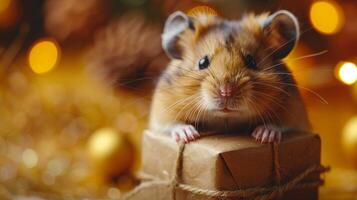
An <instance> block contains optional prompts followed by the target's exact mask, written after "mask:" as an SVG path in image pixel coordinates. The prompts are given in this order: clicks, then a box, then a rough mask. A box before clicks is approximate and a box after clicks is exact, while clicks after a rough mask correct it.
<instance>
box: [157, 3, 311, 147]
mask: <svg viewBox="0 0 357 200" xmlns="http://www.w3.org/2000/svg"><path fill="white" fill-rule="evenodd" d="M298 37H299V26H298V23H297V20H296V18H295V16H294V15H293V14H291V13H290V12H288V11H284V10H281V11H278V12H276V13H273V14H272V15H269V14H261V15H253V14H250V15H246V16H244V17H243V18H242V19H241V20H240V21H229V20H225V19H222V18H220V17H218V16H213V15H209V14H205V13H201V14H195V15H194V16H187V15H186V14H184V13H182V12H180V11H177V12H175V13H173V14H171V15H170V16H169V18H168V19H167V21H166V23H165V28H164V32H163V34H162V46H163V49H164V50H165V52H166V53H167V55H168V56H169V57H170V58H171V59H172V61H171V63H170V64H169V66H168V67H167V69H166V71H165V72H164V73H163V74H162V76H161V78H160V80H159V82H158V85H157V88H156V91H155V94H154V97H153V102H152V110H151V116H150V128H151V129H153V130H155V131H159V132H164V133H167V134H170V135H171V136H172V137H173V138H174V139H175V140H176V141H179V140H184V141H185V142H189V141H192V140H195V139H196V138H198V137H200V133H199V132H198V131H200V132H201V129H202V130H205V131H207V130H208V131H215V132H218V133H219V132H224V131H226V130H238V129H242V128H243V129H246V130H247V131H251V134H252V136H253V137H254V138H255V139H256V140H258V141H260V142H262V143H266V142H280V140H281V138H282V133H283V132H284V131H286V130H288V129H299V130H304V131H308V130H309V129H310V125H309V121H308V117H307V113H306V110H305V107H304V104H303V102H302V99H301V97H300V94H299V91H298V89H297V87H296V82H295V80H294V78H293V75H292V74H291V72H290V71H289V70H288V68H287V67H286V65H285V64H284V62H283V61H282V59H283V58H284V57H286V56H287V55H288V54H289V52H290V51H291V50H292V49H293V48H294V46H295V44H296V43H297V41H298Z"/></svg>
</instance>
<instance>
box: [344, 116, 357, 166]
mask: <svg viewBox="0 0 357 200" xmlns="http://www.w3.org/2000/svg"><path fill="white" fill-rule="evenodd" d="M342 145H343V148H344V150H345V152H346V153H347V155H348V156H349V158H351V159H352V160H353V162H354V163H355V165H356V166H357V116H354V117H352V118H351V119H350V120H348V121H347V123H346V125H345V127H344V129H343V132H342Z"/></svg>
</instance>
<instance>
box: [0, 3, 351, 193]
mask: <svg viewBox="0 0 357 200" xmlns="http://www.w3.org/2000/svg"><path fill="white" fill-rule="evenodd" d="M197 6H208V7H201V8H202V9H208V10H210V12H211V13H218V15H221V16H223V17H227V18H230V19H238V18H239V17H241V16H242V15H243V14H244V13H247V12H256V13H260V12H263V11H271V12H273V11H276V10H278V9H287V10H290V11H291V12H293V13H294V14H295V15H296V16H297V17H298V19H299V22H300V24H301V33H302V34H301V39H300V42H299V44H298V45H297V47H296V48H295V50H294V51H293V52H292V53H291V54H290V55H289V56H288V57H287V58H286V62H287V63H288V65H289V67H290V69H291V70H292V71H293V73H294V74H295V76H296V79H297V81H298V83H299V85H300V86H299V89H300V91H301V93H302V94H303V97H304V101H305V103H306V106H307V108H308V111H309V116H310V118H311V122H312V125H313V129H314V132H316V133H319V134H320V136H321V138H322V163H323V164H324V165H330V166H331V167H332V170H331V172H330V173H328V174H326V175H325V178H326V184H325V186H323V187H322V189H321V190H320V193H321V199H354V198H355V195H356V194H357V67H356V64H357V48H355V45H354V44H357V24H356V23H357V20H356V19H357V2H355V1H353V0H346V1H337V0H336V1H332V0H301V1H283V0H269V1H262V0H249V1H248V0H239V1H236V0H222V1H217V0H204V1H203V0H202V1H200V0H180V1H179V0H130V1H129V0H87V1H78V0H61V1H59V0H0V199H21V198H22V197H41V198H44V199H85V198H90V199H103V198H104V199H118V198H120V196H121V195H122V193H123V192H126V191H128V190H130V189H132V188H133V187H134V186H135V185H136V184H138V180H137V179H136V178H135V174H136V172H137V171H138V169H139V168H140V150H141V135H142V133H143V130H145V128H146V127H147V120H148V113H149V108H150V100H151V95H152V91H153V88H154V85H155V81H156V80H157V77H158V76H159V74H160V72H161V71H162V70H163V69H164V67H165V66H166V64H167V63H168V58H167V57H166V55H165V54H164V52H163V51H162V49H161V46H160V33H161V30H162V26H163V23H164V20H165V19H166V17H167V16H168V15H169V14H170V13H171V12H173V11H175V10H183V11H185V12H188V13H190V10H191V11H192V8H194V7H197ZM158 156H159V155H158Z"/></svg>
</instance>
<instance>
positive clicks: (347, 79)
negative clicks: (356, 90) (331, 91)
mask: <svg viewBox="0 0 357 200" xmlns="http://www.w3.org/2000/svg"><path fill="white" fill-rule="evenodd" d="M336 69H337V70H336V75H337V78H338V79H339V80H341V81H342V82H343V83H345V84H347V85H352V84H353V83H355V82H356V81H357V66H356V64H354V63H352V62H341V63H339V64H338V65H337V67H336Z"/></svg>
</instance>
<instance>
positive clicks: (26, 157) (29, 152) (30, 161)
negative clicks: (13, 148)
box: [22, 149, 38, 168]
mask: <svg viewBox="0 0 357 200" xmlns="http://www.w3.org/2000/svg"><path fill="white" fill-rule="evenodd" d="M22 161H23V163H24V164H25V166H26V167H28V168H34V167H36V165H37V162H38V156H37V153H36V152H35V151H34V150H33V149H26V150H25V151H24V152H23V153H22Z"/></svg>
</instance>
